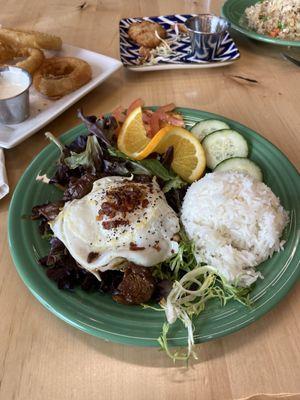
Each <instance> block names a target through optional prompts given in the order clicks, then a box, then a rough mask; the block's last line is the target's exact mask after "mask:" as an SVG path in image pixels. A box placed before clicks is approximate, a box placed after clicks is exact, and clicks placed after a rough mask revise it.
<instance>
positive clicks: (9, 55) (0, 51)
mask: <svg viewBox="0 0 300 400" xmlns="http://www.w3.org/2000/svg"><path fill="white" fill-rule="evenodd" d="M13 58H14V52H13V49H12V48H11V47H10V46H8V45H7V44H6V43H4V42H3V41H1V40H0V64H1V63H5V62H7V61H9V60H11V59H13Z"/></svg>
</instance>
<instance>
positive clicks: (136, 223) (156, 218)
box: [50, 176, 180, 276]
mask: <svg viewBox="0 0 300 400" xmlns="http://www.w3.org/2000/svg"><path fill="white" fill-rule="evenodd" d="M124 181H127V182H128V178H123V177H117V176H114V177H106V178H102V179H99V180H97V181H95V182H94V185H93V189H92V191H91V192H90V193H89V194H87V195H86V196H84V197H83V198H82V199H79V200H72V201H69V202H67V203H66V204H65V205H64V208H63V210H62V211H61V212H60V213H59V215H58V216H57V217H56V219H55V220H54V221H52V222H51V224H50V225H51V228H52V230H53V232H54V235H55V236H56V237H58V238H59V239H60V240H61V241H62V242H63V243H64V245H65V246H66V247H67V249H68V250H69V252H70V254H71V255H72V257H73V258H74V259H75V260H76V261H77V262H78V263H79V264H80V265H81V266H82V267H83V268H85V269H87V270H88V271H90V272H92V273H94V274H95V275H96V276H97V271H105V270H107V269H113V268H115V267H117V266H118V265H120V264H122V263H123V262H124V261H125V260H127V261H130V262H133V263H135V264H138V265H142V266H145V267H150V266H153V265H155V264H158V263H160V262H162V261H164V260H166V259H167V258H169V257H170V256H171V255H172V254H175V253H177V252H178V243H177V242H175V241H173V240H172V237H173V236H174V234H176V233H178V231H179V229H180V226H179V219H178V217H177V215H176V213H175V212H174V211H173V210H172V208H171V207H170V206H169V205H168V204H167V202H166V199H165V196H164V194H163V192H162V191H161V190H160V188H159V186H158V184H157V183H156V182H155V181H153V183H152V190H151V191H150V190H149V191H147V196H146V199H147V200H148V205H147V206H146V207H145V208H141V207H139V208H137V209H135V210H134V211H133V212H130V213H127V214H126V219H127V220H128V221H129V224H128V225H126V226H118V227H116V228H112V229H105V228H104V227H103V225H102V222H103V221H105V219H106V218H108V217H106V216H105V217H104V219H103V220H100V221H99V220H97V216H98V215H99V210H100V209H101V205H102V203H103V202H105V201H107V196H106V192H107V191H108V190H110V189H112V188H120V190H122V189H121V188H122V185H124ZM135 184H136V185H143V184H139V183H135ZM116 218H117V216H116ZM130 243H134V244H135V245H136V246H138V247H142V248H144V249H143V250H136V251H133V250H131V249H130ZM91 252H93V253H98V254H99V255H98V257H96V258H95V259H94V260H93V261H92V262H88V255H89V254H90V253H91Z"/></svg>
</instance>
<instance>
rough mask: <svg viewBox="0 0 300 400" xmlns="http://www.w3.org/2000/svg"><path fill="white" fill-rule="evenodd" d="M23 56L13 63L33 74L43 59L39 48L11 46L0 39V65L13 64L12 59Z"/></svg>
mask: <svg viewBox="0 0 300 400" xmlns="http://www.w3.org/2000/svg"><path fill="white" fill-rule="evenodd" d="M16 58H23V60H22V61H19V62H17V63H16V64H14V65H15V66H16V67H20V68H23V69H26V71H28V72H29V73H30V74H33V73H34V72H35V71H36V70H37V69H38V68H39V67H40V66H41V64H42V62H43V61H44V58H45V57H44V53H43V52H42V51H41V50H40V49H32V48H26V47H22V48H19V47H13V46H10V45H8V44H6V43H3V42H1V41H0V65H5V64H7V63H9V64H13V61H14V59H16Z"/></svg>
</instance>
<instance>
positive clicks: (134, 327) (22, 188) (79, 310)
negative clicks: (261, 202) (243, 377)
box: [8, 108, 300, 346]
mask: <svg viewBox="0 0 300 400" xmlns="http://www.w3.org/2000/svg"><path fill="white" fill-rule="evenodd" d="M178 110H179V111H181V112H182V113H183V115H184V117H185V120H186V123H187V125H188V126H192V125H193V124H194V123H196V122H199V121H200V120H202V119H207V118H216V119H221V120H223V121H225V122H227V123H228V124H229V125H230V126H231V127H232V128H233V129H236V130H237V131H239V132H241V133H242V134H243V135H244V137H245V138H246V139H247V140H248V142H249V144H250V147H251V159H253V160H254V161H256V162H257V163H258V164H259V165H260V166H261V167H262V169H263V171H264V176H265V182H266V183H267V184H268V185H269V186H270V187H271V188H272V190H273V191H274V192H275V194H276V195H277V196H279V197H280V200H281V202H282V204H283V206H284V207H285V209H286V210H289V212H290V224H289V226H288V228H287V229H286V232H285V239H286V240H287V243H286V245H285V248H284V250H283V251H281V252H280V253H277V254H276V255H274V256H273V257H272V258H271V259H270V260H268V261H266V262H265V263H264V265H261V266H260V270H261V271H262V273H263V275H264V276H265V279H264V280H259V281H258V283H257V285H256V287H255V289H254V291H253V292H252V299H253V300H254V302H255V303H254V307H253V308H252V309H248V308H246V307H244V306H242V305H240V304H239V303H237V302H229V303H228V304H227V305H226V307H220V305H219V303H218V302H217V301H211V302H210V303H209V304H208V305H207V308H206V309H205V311H204V312H203V313H202V314H201V315H200V316H199V318H197V319H196V320H195V339H196V342H204V341H207V340H211V339H215V338H217V337H221V336H224V335H227V334H229V333H232V332H235V331H237V330H239V329H241V328H243V327H245V326H246V325H248V324H250V323H251V322H253V321H255V320H256V319H258V318H259V317H261V316H262V315H263V314H265V313H266V312H267V311H269V310H270V309H271V308H272V307H274V306H275V304H276V303H277V302H278V301H279V300H281V299H282V298H283V297H284V296H285V295H286V294H287V292H288V291H289V290H290V288H291V287H292V285H293V284H294V283H295V281H296V280H297V278H298V277H299V249H298V248H297V245H298V242H299V229H298V232H297V228H299V220H300V204H299V201H298V200H299V198H300V186H299V184H300V182H299V176H298V174H297V171H296V170H295V168H294V167H293V165H292V164H291V163H290V162H289V160H288V159H287V158H286V157H285V156H284V155H283V154H282V153H281V152H280V151H279V150H278V149H277V148H276V147H274V146H273V145H272V144H271V143H270V142H268V141H267V140H265V139H264V138H262V137H261V136H259V135H258V134H257V133H255V132H253V131H251V130H250V129H249V128H246V127H245V126H243V125H241V124H239V123H237V122H234V121H231V120H229V119H227V118H223V117H220V116H218V115H215V114H211V113H207V112H202V111H197V110H191V109H186V108H181V109H180V108H179V109H178ZM84 132H86V131H85V128H84V127H83V126H82V125H80V126H78V127H76V128H74V129H72V130H71V131H69V132H68V133H66V134H64V135H63V136H62V141H63V142H65V143H69V142H71V141H72V140H73V139H74V138H75V137H76V136H78V135H79V134H82V133H84ZM58 155H59V153H58V150H57V148H56V147H55V145H54V144H50V145H49V146H47V147H46V148H45V149H44V150H43V151H42V152H41V153H40V154H39V155H38V156H37V157H36V158H35V159H34V160H33V162H32V163H31V164H30V166H29V167H28V168H27V170H26V171H25V173H24V174H23V176H22V178H21V179H20V181H19V183H18V185H17V187H16V190H15V192H14V195H13V198H12V201H11V205H10V210H9V225H8V232H9V245H10V250H11V254H12V257H13V260H14V263H15V265H16V267H17V270H18V273H19V274H20V276H21V278H22V280H23V281H24V283H25V285H26V286H27V287H28V288H29V289H30V291H31V292H32V293H33V295H34V296H35V297H36V298H37V299H38V300H39V301H40V302H41V303H42V304H43V305H44V306H45V307H46V308H48V309H49V310H50V311H51V312H53V313H54V314H55V315H57V316H58V317H59V318H61V319H63V320H64V321H66V322H68V323H69V324H71V325H73V326H74V327H76V328H78V329H81V330H83V331H85V332H87V333H89V334H92V335H95V336H98V337H100V338H104V339H108V340H111V341H115V342H120V343H126V344H132V345H141V346H157V345H158V343H157V341H156V339H157V337H158V336H159V335H160V332H161V327H162V323H163V321H164V313H163V312H157V311H154V310H149V309H142V307H137V306H125V305H121V304H117V303H115V302H113V301H112V299H111V298H110V296H108V295H104V294H101V293H93V294H87V293H85V292H83V291H82V290H81V289H77V290H75V291H74V292H66V291H61V290H58V289H57V287H56V285H55V284H54V283H53V282H52V281H50V280H49V279H48V278H47V276H46V274H45V271H44V269H43V267H41V266H39V265H38V263H37V260H38V258H40V257H42V256H44V255H45V254H46V253H47V250H48V242H47V240H43V239H41V237H40V235H39V233H38V224H37V222H36V221H30V220H26V219H22V215H26V214H27V215H28V214H30V212H31V208H32V206H34V205H37V204H41V203H44V202H47V201H49V200H55V199H58V198H60V193H59V191H58V190H57V189H56V188H54V187H53V186H48V185H44V184H42V183H40V182H36V181H35V177H36V176H37V174H38V173H40V172H41V173H47V174H48V175H51V173H53V171H54V169H55V162H56V160H57V158H58ZM170 338H171V340H170V344H171V345H184V344H186V331H185V329H184V328H183V327H182V325H181V324H180V323H176V324H174V326H172V329H171V330H170Z"/></svg>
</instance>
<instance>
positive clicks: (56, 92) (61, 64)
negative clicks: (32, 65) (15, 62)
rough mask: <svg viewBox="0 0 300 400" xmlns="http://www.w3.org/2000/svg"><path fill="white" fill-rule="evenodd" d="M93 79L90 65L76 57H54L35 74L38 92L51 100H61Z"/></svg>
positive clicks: (34, 82)
mask: <svg viewBox="0 0 300 400" xmlns="http://www.w3.org/2000/svg"><path fill="white" fill-rule="evenodd" d="M91 79H92V70H91V67H90V65H89V64H88V63H87V62H85V61H83V60H81V59H80V58H75V57H52V58H47V59H45V61H44V62H43V64H42V66H41V68H40V69H39V70H38V71H37V72H36V73H35V75H34V78H33V84H34V87H35V88H36V90H38V91H39V92H40V93H42V94H43V95H44V96H46V97H49V98H51V99H59V98H61V97H63V96H65V95H66V94H68V93H71V92H73V91H74V90H76V89H78V88H80V87H81V86H83V85H85V84H86V83H87V82H89V81H90V80H91Z"/></svg>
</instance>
